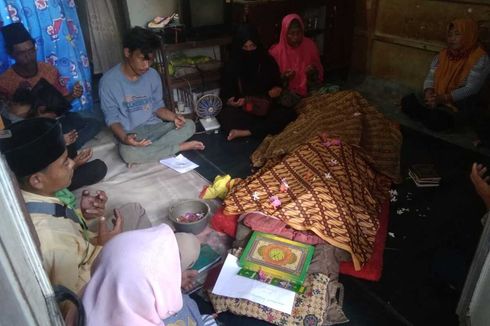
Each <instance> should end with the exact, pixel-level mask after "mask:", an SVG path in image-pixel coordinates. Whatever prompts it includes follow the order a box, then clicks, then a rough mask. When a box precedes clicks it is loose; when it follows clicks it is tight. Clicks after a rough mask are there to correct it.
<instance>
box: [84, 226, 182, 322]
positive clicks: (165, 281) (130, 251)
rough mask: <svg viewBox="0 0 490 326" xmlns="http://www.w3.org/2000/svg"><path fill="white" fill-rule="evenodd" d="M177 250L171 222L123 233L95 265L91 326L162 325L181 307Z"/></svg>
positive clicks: (89, 295)
mask: <svg viewBox="0 0 490 326" xmlns="http://www.w3.org/2000/svg"><path fill="white" fill-rule="evenodd" d="M180 283H181V270H180V259H179V249H178V247H177V240H176V239H175V236H174V233H173V232H172V230H171V229H170V227H169V226H167V225H165V224H162V225H160V226H157V227H153V228H149V229H143V230H136V231H129V232H124V233H121V234H120V235H118V236H117V237H115V238H114V239H112V240H111V241H109V242H108V243H107V244H106V245H105V246H104V248H103V249H102V251H101V253H100V254H99V256H98V257H97V261H96V262H95V264H94V265H93V266H92V278H91V280H90V282H89V283H88V284H87V287H86V288H85V292H84V294H83V304H84V306H85V311H86V313H87V325H88V326H91V325H128V326H129V325H131V326H133V325H138V326H145V325H164V324H163V322H162V319H165V318H167V317H169V316H171V315H173V314H175V313H177V312H178V311H179V310H180V309H181V308H182V294H181V290H180V285H181V284H180Z"/></svg>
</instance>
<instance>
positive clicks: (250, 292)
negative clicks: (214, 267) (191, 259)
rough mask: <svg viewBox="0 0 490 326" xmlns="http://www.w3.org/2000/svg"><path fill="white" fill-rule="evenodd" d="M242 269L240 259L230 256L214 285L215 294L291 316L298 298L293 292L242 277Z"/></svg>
mask: <svg viewBox="0 0 490 326" xmlns="http://www.w3.org/2000/svg"><path fill="white" fill-rule="evenodd" d="M240 269H241V268H240V266H238V258H237V257H235V256H233V255H230V254H228V256H227V257H226V260H225V263H224V265H223V268H222V269H221V272H220V274H219V277H218V280H217V281H216V284H215V285H214V288H213V293H214V294H217V295H223V296H226V297H230V298H239V299H247V300H250V301H252V302H256V303H258V304H261V305H263V306H267V307H269V308H272V309H275V310H278V311H281V312H284V313H286V314H289V315H290V314H291V312H292V311H293V305H294V299H295V296H296V294H295V293H294V292H293V291H289V290H286V289H282V288H279V287H277V286H274V285H270V284H266V283H263V282H259V281H256V280H252V279H249V278H246V277H243V276H240V275H238V272H239V271H240Z"/></svg>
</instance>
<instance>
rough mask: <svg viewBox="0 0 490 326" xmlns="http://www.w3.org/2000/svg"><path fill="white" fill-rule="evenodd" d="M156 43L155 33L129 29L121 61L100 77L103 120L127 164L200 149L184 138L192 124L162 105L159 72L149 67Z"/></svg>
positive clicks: (188, 135)
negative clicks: (112, 134) (122, 60)
mask: <svg viewBox="0 0 490 326" xmlns="http://www.w3.org/2000/svg"><path fill="white" fill-rule="evenodd" d="M159 46H160V40H159V39H158V37H157V36H156V35H155V34H153V33H152V32H150V31H147V30H145V29H143V28H141V27H134V28H132V29H131V31H130V32H129V33H128V34H127V35H126V37H125V38H124V41H123V48H124V62H122V63H120V64H118V65H116V66H115V67H113V68H112V69H111V70H109V71H107V72H106V73H105V74H104V76H103V77H102V79H101V81H100V88H99V93H100V99H101V105H102V111H103V112H104V115H105V121H106V123H107V125H108V126H109V127H110V128H111V130H112V132H113V133H114V135H115V136H116V138H117V139H118V140H119V152H120V154H121V157H122V158H123V160H124V161H125V162H126V163H128V165H131V164H134V163H144V162H151V161H158V160H160V159H162V158H165V157H169V156H172V155H174V154H176V153H177V152H180V151H186V150H203V149H204V144H203V143H202V142H199V141H187V140H188V139H189V138H190V137H191V136H192V135H193V134H194V131H195V125H194V122H193V121H191V120H188V119H185V118H184V117H183V116H181V115H177V114H175V113H174V112H172V111H170V110H168V109H167V108H165V103H164V101H163V89H162V83H161V79H160V75H159V74H158V72H157V71H156V70H155V69H153V68H150V66H151V64H152V63H153V59H154V52H155V51H156V50H157V49H158V48H159Z"/></svg>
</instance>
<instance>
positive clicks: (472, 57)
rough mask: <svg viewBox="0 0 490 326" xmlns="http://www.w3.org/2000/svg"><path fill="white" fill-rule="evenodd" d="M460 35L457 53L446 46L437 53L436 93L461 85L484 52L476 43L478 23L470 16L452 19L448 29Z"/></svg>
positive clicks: (442, 92) (446, 92)
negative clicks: (459, 48) (460, 44)
mask: <svg viewBox="0 0 490 326" xmlns="http://www.w3.org/2000/svg"><path fill="white" fill-rule="evenodd" d="M451 28H454V30H455V31H457V32H459V33H461V35H462V39H461V42H462V46H463V47H462V49H461V50H460V51H459V53H458V54H457V55H455V54H454V53H451V50H450V49H448V48H446V49H444V50H442V51H441V52H440V53H439V57H438V61H439V65H438V67H437V68H436V71H435V91H436V94H437V95H444V94H449V93H451V92H452V91H453V90H455V89H457V88H459V87H461V86H463V85H462V83H463V82H464V80H465V79H466V78H467V77H468V75H469V73H470V71H471V69H472V68H473V66H474V65H475V64H476V63H477V62H478V60H480V58H481V57H482V56H484V55H485V54H486V52H485V50H483V48H482V47H481V46H480V45H479V44H478V24H477V23H476V21H474V20H473V19H470V18H465V19H456V20H453V21H452V22H451V23H450V24H449V26H448V32H449V29H451Z"/></svg>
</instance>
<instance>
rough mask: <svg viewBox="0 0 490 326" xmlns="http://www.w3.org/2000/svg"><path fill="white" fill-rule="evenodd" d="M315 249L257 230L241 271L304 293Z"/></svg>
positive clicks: (249, 245) (242, 261)
mask: <svg viewBox="0 0 490 326" xmlns="http://www.w3.org/2000/svg"><path fill="white" fill-rule="evenodd" d="M314 251H315V248H314V247H313V246H311V245H307V244H304V243H301V242H297V241H292V240H289V239H285V238H282V237H279V236H276V235H272V234H268V233H262V232H257V231H255V232H254V233H253V234H252V237H251V238H250V240H249V241H248V243H247V246H246V247H245V250H244V251H243V254H242V255H241V257H240V260H239V264H240V266H241V267H242V269H241V270H240V271H239V272H238V274H239V275H241V276H245V277H248V278H252V279H255V280H259V281H262V282H265V283H268V284H272V285H276V286H279V287H282V288H285V289H288V290H292V291H294V292H297V293H304V291H305V287H304V286H303V283H304V281H305V279H306V276H307V273H308V268H309V266H310V263H311V259H312V258H313V253H314Z"/></svg>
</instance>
